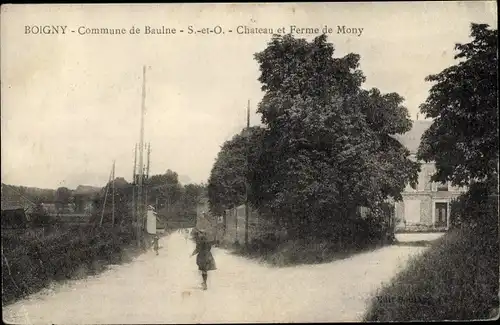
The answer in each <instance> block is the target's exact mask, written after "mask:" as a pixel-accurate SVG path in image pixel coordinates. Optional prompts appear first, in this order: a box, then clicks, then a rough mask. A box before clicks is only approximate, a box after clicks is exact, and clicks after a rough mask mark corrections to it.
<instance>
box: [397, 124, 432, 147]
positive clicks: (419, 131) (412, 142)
mask: <svg viewBox="0 0 500 325" xmlns="http://www.w3.org/2000/svg"><path fill="white" fill-rule="evenodd" d="M431 125H432V121H413V127H412V128H411V130H410V131H408V132H406V133H405V134H397V135H395V136H394V138H396V139H397V140H398V141H399V142H400V143H401V144H402V145H404V146H405V147H406V148H407V149H408V150H410V153H411V154H416V153H417V150H418V147H419V146H420V141H421V139H422V135H424V132H425V131H426V130H427V129H428V128H429V127H430V126H431Z"/></svg>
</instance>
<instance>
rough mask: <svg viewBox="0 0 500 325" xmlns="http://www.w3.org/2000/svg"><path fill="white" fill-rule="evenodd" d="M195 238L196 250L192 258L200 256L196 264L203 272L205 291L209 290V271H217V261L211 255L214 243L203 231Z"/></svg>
mask: <svg viewBox="0 0 500 325" xmlns="http://www.w3.org/2000/svg"><path fill="white" fill-rule="evenodd" d="M195 238H196V249H195V250H194V252H193V254H191V256H194V255H196V254H198V256H196V264H197V265H198V270H200V271H201V276H202V279H203V283H202V286H203V290H207V280H208V271H213V270H216V269H217V267H216V265H215V259H214V257H213V255H212V253H211V249H212V246H213V244H214V242H212V241H209V240H208V237H207V234H206V233H205V232H203V231H198V233H197V236H195Z"/></svg>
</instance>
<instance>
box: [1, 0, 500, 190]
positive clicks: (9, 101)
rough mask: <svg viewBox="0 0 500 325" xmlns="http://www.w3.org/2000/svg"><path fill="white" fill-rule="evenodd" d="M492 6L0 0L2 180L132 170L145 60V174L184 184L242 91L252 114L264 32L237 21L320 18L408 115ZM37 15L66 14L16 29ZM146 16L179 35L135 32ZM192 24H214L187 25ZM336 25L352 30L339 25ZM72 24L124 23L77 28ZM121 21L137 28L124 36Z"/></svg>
mask: <svg viewBox="0 0 500 325" xmlns="http://www.w3.org/2000/svg"><path fill="white" fill-rule="evenodd" d="M496 17H497V6H496V2H495V1H484V2H483V1H472V2H451V1H450V2H448V1H446V2H406V3H405V2H380V3H329V4H327V3H299V4H297V3H296V4H291V3H290V4H154V5H133V4H126V5H123V4H122V5H2V7H1V40H2V46H1V91H2V93H1V150H2V151H1V172H2V174H1V177H2V182H3V183H7V184H15V185H24V186H35V187H41V188H57V187H60V186H66V187H69V188H76V187H77V186H78V185H92V186H103V185H104V184H105V183H106V182H107V180H108V179H109V174H110V171H111V166H112V163H113V160H116V176H117V177H124V178H125V179H127V180H131V178H132V172H133V161H134V146H135V144H136V143H138V142H139V133H140V132H139V130H140V111H141V91H142V67H143V65H145V66H147V72H146V80H147V82H146V116H145V141H146V142H149V143H150V144H151V163H150V174H159V173H164V172H165V171H166V170H167V169H171V170H173V171H175V172H177V173H178V174H179V178H180V181H181V182H183V183H189V182H196V183H199V182H206V181H207V179H208V177H209V174H210V170H211V168H212V166H213V163H214V161H215V159H216V157H217V153H218V152H219V150H220V147H221V145H222V144H223V143H224V141H226V140H229V139H231V137H232V136H233V135H234V134H236V133H237V132H239V131H240V130H241V129H242V128H243V127H244V126H245V124H246V106H247V101H248V100H250V108H251V117H250V123H251V124H252V125H257V124H260V115H258V114H257V113H256V109H257V105H258V103H259V102H260V100H261V99H262V96H263V93H262V92H261V90H260V87H261V84H260V83H259V81H258V78H259V69H258V65H257V62H256V61H255V60H254V58H253V55H254V53H256V52H259V51H262V50H263V49H265V47H266V45H267V43H268V42H269V40H270V38H271V35H266V34H260V35H257V34H237V33H236V29H237V27H238V26H249V27H260V28H273V29H274V31H275V32H276V31H277V29H278V28H280V27H285V31H286V32H287V33H288V32H289V31H290V26H292V25H295V26H297V27H303V28H316V27H317V28H320V30H321V29H322V28H323V27H324V26H325V25H327V26H328V27H330V28H332V29H333V30H334V33H332V34H329V35H328V40H329V41H330V42H332V43H333V44H334V46H335V49H336V50H335V54H334V56H335V57H340V56H344V55H346V54H348V53H351V52H354V53H358V54H359V55H360V56H361V64H360V68H361V69H362V70H363V72H364V74H365V76H366V82H365V84H364V85H363V87H364V88H366V89H368V88H372V87H376V88H379V89H380V90H381V91H382V92H385V93H387V92H397V93H399V94H400V95H401V96H403V97H404V98H405V103H404V105H405V106H406V107H407V108H408V110H409V112H410V116H411V118H412V119H416V118H417V112H418V106H419V105H420V104H421V103H422V102H424V101H425V99H426V98H427V95H428V90H429V89H430V87H431V84H430V83H427V82H425V80H424V79H425V77H426V76H428V75H430V74H434V73H439V72H440V71H442V70H443V69H445V68H447V67H448V66H450V65H453V64H454V63H455V61H454V59H453V56H454V53H455V52H454V45H455V43H465V42H468V41H469V34H470V24H471V23H472V22H476V23H487V24H490V25H491V26H492V27H494V28H496V26H497V18H496ZM44 25H49V26H58V25H61V26H67V28H66V33H65V34H49V35H40V34H26V33H25V31H26V26H44ZM146 26H151V27H153V28H161V27H162V26H164V27H165V28H176V29H177V33H176V34H174V35H172V34H170V35H150V34H149V35H145V34H144V31H145V27H146ZM189 26H193V28H194V30H200V29H201V28H209V29H213V28H215V27H216V26H220V27H221V28H222V29H223V30H224V31H225V34H219V35H216V34H210V35H206V34H205V35H204V34H201V33H196V34H188V33H187V31H188V28H189ZM337 26H346V27H348V28H356V29H359V28H363V31H362V33H361V35H358V34H337V33H336V30H337ZM80 27H82V29H86V28H89V29H92V28H119V29H121V28H125V29H126V31H127V34H126V35H95V34H94V35H93V34H86V35H79V33H78V30H79V28H80ZM132 27H135V28H139V29H140V30H141V34H139V35H137V34H135V35H130V34H129V33H128V32H129V30H130V29H131V28H132ZM31 29H33V28H31ZM180 29H182V30H184V33H180V32H179V30H180ZM229 29H231V30H233V32H232V33H229V32H228V30H229ZM71 30H73V31H74V32H71ZM318 35H319V34H309V35H297V34H296V35H295V36H296V37H304V38H307V39H312V38H313V37H315V36H318ZM419 118H420V119H422V118H423V117H422V116H420V117H419Z"/></svg>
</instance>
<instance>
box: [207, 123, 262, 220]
mask: <svg viewBox="0 0 500 325" xmlns="http://www.w3.org/2000/svg"><path fill="white" fill-rule="evenodd" d="M264 132H265V130H264V129H262V128H260V127H251V128H248V129H244V130H243V131H242V132H240V133H239V134H237V135H235V136H234V137H233V138H232V139H231V140H229V141H226V142H225V143H224V144H223V145H222V148H221V150H220V152H219V154H218V156H217V159H216V161H215V164H214V166H213V167H212V171H211V173H210V178H209V180H208V186H207V188H208V198H209V205H210V211H212V212H213V213H214V214H219V215H221V214H223V212H224V210H225V209H228V208H232V207H234V206H237V205H239V204H242V203H244V202H245V190H246V188H245V186H246V184H245V181H246V179H248V180H249V181H250V178H251V177H252V175H253V173H252V169H251V168H250V167H251V166H254V165H255V163H254V160H255V155H256V154H257V150H258V148H259V146H260V144H261V142H262V140H261V138H262V136H263V134H264ZM247 167H248V168H247Z"/></svg>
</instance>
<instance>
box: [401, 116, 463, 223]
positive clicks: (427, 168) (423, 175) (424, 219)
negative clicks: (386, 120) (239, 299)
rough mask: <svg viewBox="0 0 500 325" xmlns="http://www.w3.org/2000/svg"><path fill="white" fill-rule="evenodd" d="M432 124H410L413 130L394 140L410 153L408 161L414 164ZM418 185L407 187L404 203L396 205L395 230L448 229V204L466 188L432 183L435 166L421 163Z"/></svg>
mask: <svg viewBox="0 0 500 325" xmlns="http://www.w3.org/2000/svg"><path fill="white" fill-rule="evenodd" d="M431 124H432V122H431V121H413V128H412V129H411V130H410V131H409V132H407V133H405V134H403V135H398V136H396V138H397V139H398V140H399V141H400V142H401V143H402V144H403V145H404V146H406V147H407V148H408V150H410V153H411V159H413V160H416V157H415V156H416V153H417V150H418V147H419V145H420V139H421V137H422V135H423V134H424V132H425V130H427V129H428V128H429V127H430V126H431ZM421 163H422V165H421V171H420V173H419V175H418V185H417V188H416V189H413V188H412V187H411V186H410V185H409V184H408V185H407V186H406V189H405V191H404V192H403V193H402V196H403V201H402V202H396V203H395V217H396V228H397V229H400V230H401V229H409V228H414V227H424V228H429V227H430V228H437V229H442V230H446V229H448V227H449V225H450V202H451V201H452V200H453V199H454V198H456V197H458V196H459V195H460V194H462V193H463V192H465V191H466V188H463V187H462V188H458V187H454V186H451V184H450V183H446V184H441V183H435V182H431V181H430V178H431V176H432V175H433V174H434V173H435V171H436V167H435V164H434V163H432V162H430V163H425V162H421Z"/></svg>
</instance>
